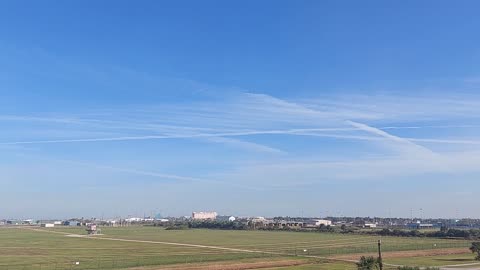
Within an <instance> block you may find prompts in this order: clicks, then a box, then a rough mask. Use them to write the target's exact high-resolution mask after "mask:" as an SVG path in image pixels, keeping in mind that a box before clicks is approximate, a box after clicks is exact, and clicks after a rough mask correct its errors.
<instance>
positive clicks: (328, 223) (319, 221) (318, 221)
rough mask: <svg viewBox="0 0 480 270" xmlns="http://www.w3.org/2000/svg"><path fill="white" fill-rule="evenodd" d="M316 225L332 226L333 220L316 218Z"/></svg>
mask: <svg viewBox="0 0 480 270" xmlns="http://www.w3.org/2000/svg"><path fill="white" fill-rule="evenodd" d="M314 221H315V226H322V225H324V226H332V221H331V220H327V219H315V220H314Z"/></svg>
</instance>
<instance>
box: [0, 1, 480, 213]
mask: <svg viewBox="0 0 480 270" xmlns="http://www.w3.org/2000/svg"><path fill="white" fill-rule="evenodd" d="M479 8H480V3H478V2H476V1H461V2H455V3H453V2H452V1H421V2H419V1H389V2H385V1H365V2H358V1H241V2H225V1H175V2H174V1H171V2H167V1H137V2H132V1H68V2H67V1H42V2H37V1H3V2H1V3H0V130H1V132H0V217H5V218H7V217H10V218H43V217H52V218H54V217H55V218H57V217H58V218H67V217H73V216H84V217H90V216H97V217H100V216H102V215H103V216H105V217H107V216H108V217H114V216H127V215H141V216H143V214H144V213H145V214H147V215H150V214H151V213H152V212H153V213H161V214H162V215H164V216H168V215H171V216H180V215H189V214H190V213H191V212H192V211H203V210H214V211H217V212H218V213H221V214H234V215H239V216H244V215H258V216H280V215H282V216H286V215H290V216H302V215H303V216H327V215H332V216H383V217H410V216H411V211H414V215H415V212H416V215H417V216H418V217H420V216H421V215H423V216H424V217H445V218H458V217H472V218H480V212H479V211H478V203H477V200H478V194H479V192H478V191H479V190H480V181H479V179H480V136H479V135H480V91H479V90H480V68H479V64H478V63H480V47H479V46H478V44H480V37H479V36H478V35H476V34H475V33H476V32H478V30H477V29H478V28H480V17H479V16H478V14H477V13H478V12H477V11H478V10H479ZM420 209H422V211H421V212H422V213H421V214H420Z"/></svg>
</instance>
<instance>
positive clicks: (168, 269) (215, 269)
mask: <svg viewBox="0 0 480 270" xmlns="http://www.w3.org/2000/svg"><path fill="white" fill-rule="evenodd" d="M306 264H311V262H309V261H306V260H303V261H302V260H275V261H263V262H230V263H226V262H220V263H208V264H195V265H185V264H182V265H170V266H158V267H153V268H152V267H150V268H145V267H136V268H131V270H204V269H208V270H247V269H263V268H273V267H288V266H298V265H306Z"/></svg>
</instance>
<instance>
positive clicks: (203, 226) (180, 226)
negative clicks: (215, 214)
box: [165, 220, 248, 230]
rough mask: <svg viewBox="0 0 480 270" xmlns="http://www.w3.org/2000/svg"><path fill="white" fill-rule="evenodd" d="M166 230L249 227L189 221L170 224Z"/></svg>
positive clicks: (241, 228) (242, 228)
mask: <svg viewBox="0 0 480 270" xmlns="http://www.w3.org/2000/svg"><path fill="white" fill-rule="evenodd" d="M165 227H166V228H165V229H166V230H185V229H218V230H246V229H248V226H247V225H245V224H243V223H240V222H235V221H233V222H232V221H214V220H205V221H189V222H184V223H176V224H169V225H167V226H165Z"/></svg>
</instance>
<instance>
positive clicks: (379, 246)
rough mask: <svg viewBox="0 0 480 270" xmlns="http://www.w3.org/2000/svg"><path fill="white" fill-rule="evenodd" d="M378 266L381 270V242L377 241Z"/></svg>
mask: <svg viewBox="0 0 480 270" xmlns="http://www.w3.org/2000/svg"><path fill="white" fill-rule="evenodd" d="M378 266H379V267H380V270H383V261H382V240H378Z"/></svg>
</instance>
